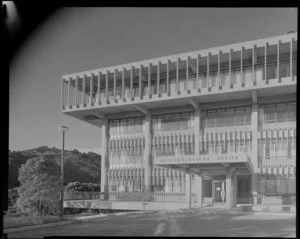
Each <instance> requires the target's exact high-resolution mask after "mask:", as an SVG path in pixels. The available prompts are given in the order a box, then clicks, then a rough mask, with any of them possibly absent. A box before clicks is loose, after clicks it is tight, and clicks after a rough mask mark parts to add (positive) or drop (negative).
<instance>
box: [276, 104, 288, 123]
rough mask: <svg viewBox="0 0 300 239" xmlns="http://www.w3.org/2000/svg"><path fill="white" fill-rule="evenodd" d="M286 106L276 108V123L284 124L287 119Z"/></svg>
mask: <svg viewBox="0 0 300 239" xmlns="http://www.w3.org/2000/svg"><path fill="white" fill-rule="evenodd" d="M286 116H287V105H277V106H276V120H277V122H285V121H286V119H287V117H286Z"/></svg>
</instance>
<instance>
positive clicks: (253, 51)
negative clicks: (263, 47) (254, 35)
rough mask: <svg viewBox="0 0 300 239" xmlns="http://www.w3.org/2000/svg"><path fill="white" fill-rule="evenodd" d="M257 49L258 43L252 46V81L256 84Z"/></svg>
mask: <svg viewBox="0 0 300 239" xmlns="http://www.w3.org/2000/svg"><path fill="white" fill-rule="evenodd" d="M255 49H256V45H253V48H252V82H253V84H254V85H256V79H255V68H254V64H255V63H256V54H255Z"/></svg>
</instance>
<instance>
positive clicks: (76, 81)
mask: <svg viewBox="0 0 300 239" xmlns="http://www.w3.org/2000/svg"><path fill="white" fill-rule="evenodd" d="M78 81H79V77H78V76H76V79H75V106H76V107H77V105H78V99H77V98H78Z"/></svg>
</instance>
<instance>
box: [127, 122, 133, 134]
mask: <svg viewBox="0 0 300 239" xmlns="http://www.w3.org/2000/svg"><path fill="white" fill-rule="evenodd" d="M127 129H128V131H127V133H130V134H131V133H133V132H134V125H133V119H129V120H128V121H127Z"/></svg>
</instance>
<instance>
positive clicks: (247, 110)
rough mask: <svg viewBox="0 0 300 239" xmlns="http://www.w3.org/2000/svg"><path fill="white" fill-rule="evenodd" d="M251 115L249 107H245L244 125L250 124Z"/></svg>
mask: <svg viewBox="0 0 300 239" xmlns="http://www.w3.org/2000/svg"><path fill="white" fill-rule="evenodd" d="M251 114H252V109H251V107H246V112H245V124H251Z"/></svg>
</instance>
